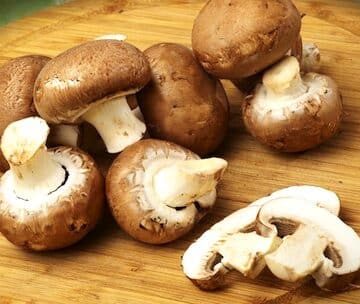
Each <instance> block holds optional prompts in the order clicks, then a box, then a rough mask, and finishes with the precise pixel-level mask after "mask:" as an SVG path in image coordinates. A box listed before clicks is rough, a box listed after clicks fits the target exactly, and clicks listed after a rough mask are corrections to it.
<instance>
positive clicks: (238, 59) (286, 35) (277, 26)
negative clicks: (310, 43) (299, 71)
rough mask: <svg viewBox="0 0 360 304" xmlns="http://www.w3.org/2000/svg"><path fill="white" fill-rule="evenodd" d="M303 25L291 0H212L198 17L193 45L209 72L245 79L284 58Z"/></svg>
mask: <svg viewBox="0 0 360 304" xmlns="http://www.w3.org/2000/svg"><path fill="white" fill-rule="evenodd" d="M300 27H301V16H300V13H299V12H298V10H297V9H296V7H295V6H294V4H293V3H292V2H291V1H290V0H268V1H263V0H252V1H248V0H210V1H208V2H207V3H206V5H205V6H204V7H203V8H202V10H201V11H200V13H199V14H198V16H197V18H196V19H195V22H194V26H193V30H192V48H193V50H194V54H195V56H196V57H197V59H198V60H199V62H200V63H201V65H202V66H203V67H204V69H205V70H206V71H207V72H208V73H210V74H212V75H214V76H216V77H217V78H225V79H232V80H239V79H243V78H245V77H249V76H251V75H255V74H257V73H259V72H260V71H262V70H264V69H265V68H267V67H269V66H270V65H272V64H274V63H275V62H277V61H278V60H280V59H281V58H282V57H283V56H284V55H285V54H286V52H287V51H288V50H289V49H291V48H292V46H293V45H294V44H295V42H296V40H297V39H298V37H299V33H300Z"/></svg>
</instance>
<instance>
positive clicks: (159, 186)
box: [106, 139, 227, 244]
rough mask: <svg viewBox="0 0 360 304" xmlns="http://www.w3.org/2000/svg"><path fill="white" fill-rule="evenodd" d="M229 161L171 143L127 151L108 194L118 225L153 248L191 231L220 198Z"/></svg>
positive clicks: (117, 165) (149, 144)
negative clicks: (219, 187) (219, 189)
mask: <svg viewBox="0 0 360 304" xmlns="http://www.w3.org/2000/svg"><path fill="white" fill-rule="evenodd" d="M226 166H227V163H226V161H225V160H223V159H219V158H209V159H203V160H200V159H199V157H198V156H197V155H196V154H194V153H192V152H191V151H190V150H187V149H185V148H183V147H181V146H178V145H175V144H173V143H170V142H165V141H160V140H154V139H146V140H142V141H139V142H137V143H136V144H134V145H132V146H130V147H128V148H127V149H125V150H124V151H123V152H122V153H121V154H120V155H119V156H118V157H117V158H116V159H115V161H114V162H113V164H112V166H111V167H110V169H109V172H108V175H107V177H106V194H107V198H108V202H109V205H110V209H111V212H112V214H113V216H114V218H115V219H116V221H117V223H118V224H119V225H120V227H121V228H123V229H124V230H125V231H126V232H127V233H128V234H130V235H131V236H132V237H134V238H135V239H137V240H140V241H142V242H146V243H152V244H161V243H166V242H170V241H173V240H175V239H177V238H179V237H181V236H182V235H184V234H185V233H187V232H188V231H189V230H190V229H191V228H192V227H193V226H194V225H195V223H196V222H197V221H199V220H200V219H201V218H202V217H203V216H204V215H205V214H206V213H207V212H208V210H210V208H211V207H212V206H213V204H214V203H215V200H216V185H217V183H218V182H219V180H220V178H221V176H222V174H223V171H224V170H225V168H226Z"/></svg>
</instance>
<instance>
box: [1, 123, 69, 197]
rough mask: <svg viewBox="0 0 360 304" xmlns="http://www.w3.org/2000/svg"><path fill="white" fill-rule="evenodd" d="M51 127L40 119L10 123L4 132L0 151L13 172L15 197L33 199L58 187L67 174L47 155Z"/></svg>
mask: <svg viewBox="0 0 360 304" xmlns="http://www.w3.org/2000/svg"><path fill="white" fill-rule="evenodd" d="M48 134H49V127H48V125H47V124H46V122H45V121H44V120H43V119H41V118H39V117H30V118H26V119H22V120H19V121H16V122H13V123H11V124H10V125H9V126H8V127H7V128H6V129H5V131H4V134H3V137H2V139H1V149H2V151H3V154H4V157H5V158H6V160H7V161H8V163H9V165H10V170H11V171H12V172H13V179H14V190H15V194H16V195H17V196H18V197H20V198H22V199H24V200H33V199H36V198H37V197H39V196H43V195H47V194H49V193H51V192H52V191H55V190H56V189H57V188H59V187H60V186H61V185H62V183H63V182H64V181H65V178H66V171H65V169H64V168H62V166H61V165H60V164H59V163H57V162H55V161H54V160H53V159H52V158H51V155H50V154H49V153H48V152H47V150H46V146H45V142H46V139H47V136H48Z"/></svg>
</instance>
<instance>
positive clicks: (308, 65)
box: [301, 42, 320, 73]
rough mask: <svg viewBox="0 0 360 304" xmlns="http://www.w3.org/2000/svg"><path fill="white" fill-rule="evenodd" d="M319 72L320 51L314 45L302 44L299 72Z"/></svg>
mask: <svg viewBox="0 0 360 304" xmlns="http://www.w3.org/2000/svg"><path fill="white" fill-rule="evenodd" d="M319 70H320V50H319V48H318V46H317V45H316V44H314V43H311V42H307V43H304V44H303V55H302V60H301V71H302V72H304V73H308V72H318V71H319Z"/></svg>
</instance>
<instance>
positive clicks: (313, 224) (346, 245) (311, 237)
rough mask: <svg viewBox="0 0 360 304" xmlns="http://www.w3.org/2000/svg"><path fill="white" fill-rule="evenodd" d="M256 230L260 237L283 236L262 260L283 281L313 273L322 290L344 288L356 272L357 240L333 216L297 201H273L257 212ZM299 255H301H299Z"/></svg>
mask: <svg viewBox="0 0 360 304" xmlns="http://www.w3.org/2000/svg"><path fill="white" fill-rule="evenodd" d="M256 231H258V232H259V233H260V234H261V235H262V236H265V237H268V236H270V237H274V236H275V235H276V236H281V237H284V236H287V237H286V238H284V241H283V243H282V244H281V245H280V247H279V249H278V250H276V251H274V253H273V254H270V255H267V256H266V257H265V260H266V263H267V265H268V267H269V269H270V270H271V271H272V272H273V273H274V274H275V275H276V276H279V277H280V278H281V279H283V280H288V281H295V280H298V279H300V278H303V277H305V276H307V275H309V274H313V276H314V277H315V279H316V283H317V285H318V286H319V287H321V288H324V289H332V290H341V289H345V288H347V287H348V284H349V283H351V279H353V278H354V276H356V275H357V273H358V271H359V269H360V238H359V236H358V235H357V234H356V232H355V231H354V230H353V229H352V228H351V227H349V226H347V225H346V224H345V223H344V222H343V221H341V220H340V219H339V218H338V217H337V216H336V215H334V214H332V213H330V212H328V211H327V210H326V209H324V208H320V207H318V206H316V205H314V204H309V203H308V201H306V200H302V199H298V198H277V199H274V200H271V201H270V202H268V203H266V204H265V205H264V206H263V207H262V208H261V209H260V211H259V213H258V218H257V223H256ZM299 252H301V256H302V257H300V256H299V254H298V253H299Z"/></svg>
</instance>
